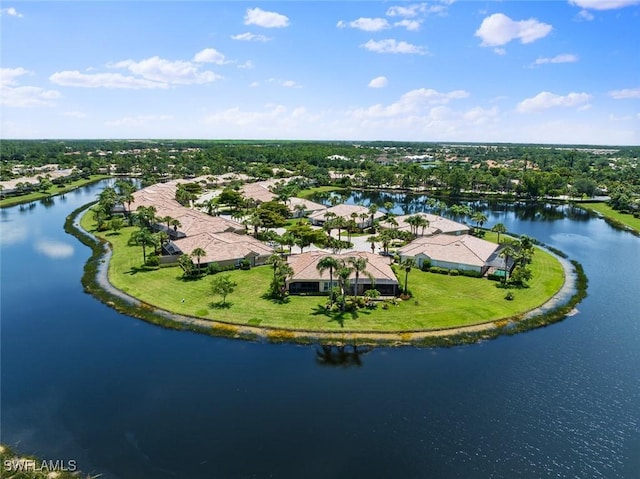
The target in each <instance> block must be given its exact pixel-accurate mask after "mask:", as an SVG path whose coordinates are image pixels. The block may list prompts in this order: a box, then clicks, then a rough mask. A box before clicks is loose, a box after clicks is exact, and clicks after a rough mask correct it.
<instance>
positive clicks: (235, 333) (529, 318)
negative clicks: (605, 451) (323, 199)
mask: <svg viewBox="0 0 640 479" xmlns="http://www.w3.org/2000/svg"><path fill="white" fill-rule="evenodd" d="M90 206H91V204H87V205H84V206H82V207H80V208H78V209H76V210H75V211H74V212H72V213H71V214H70V215H69V216H68V217H67V221H66V222H65V231H66V232H67V233H69V234H71V235H73V236H75V237H76V238H78V240H80V241H81V242H82V243H83V244H85V245H87V246H89V247H90V248H91V249H92V251H93V254H92V256H91V257H90V258H89V260H88V261H87V264H86V265H85V272H84V275H83V278H82V284H83V285H84V288H85V291H86V292H88V293H90V294H92V295H93V296H95V297H97V298H98V299H99V300H100V301H102V302H103V303H105V304H107V305H108V306H111V307H113V308H114V309H116V310H117V311H119V312H121V313H123V314H127V315H129V316H132V317H136V318H139V319H143V320H144V321H147V322H150V323H153V324H156V325H160V326H163V327H167V328H171V329H179V330H190V331H194V332H198V333H204V334H209V335H214V336H224V337H233V338H240V339H246V340H260V341H264V340H267V341H270V342H294V343H304V344H308V343H320V344H331V345H344V344H358V345H365V344H366V345H379V346H380V345H381V346H410V345H413V346H453V345H458V344H469V343H476V342H479V341H482V340H486V339H492V338H495V337H498V336H501V335H503V334H514V333H516V332H522V331H526V330H529V329H534V328H537V327H542V326H546V325H548V324H551V323H553V322H557V321H560V320H562V319H564V318H565V317H566V316H568V315H569V314H571V312H572V310H573V309H574V306H575V304H577V303H579V302H580V301H581V300H582V299H583V298H584V297H585V296H586V277H585V276H584V273H583V272H582V268H581V266H580V265H579V264H578V263H576V262H572V263H573V266H574V268H572V267H571V266H572V263H570V262H569V261H568V260H566V259H565V258H561V257H559V256H558V255H557V254H555V253H553V252H551V251H549V250H547V249H546V248H545V251H547V252H549V253H550V254H552V255H553V256H554V257H555V258H556V259H558V260H559V261H560V264H561V265H562V268H563V270H564V283H563V285H562V287H561V288H560V289H559V290H558V291H557V292H556V293H555V294H554V295H553V296H552V297H551V298H550V299H549V300H547V301H546V302H545V303H544V304H542V305H540V306H538V307H536V308H534V309H532V310H529V311H526V312H523V313H519V314H517V315H515V316H512V317H506V318H499V319H495V320H490V321H487V322H484V323H479V324H475V325H471V326H460V327H454V328H444V329H429V330H414V331H410V330H405V331H398V332H390V331H388V332H384V331H369V332H367V331H357V332H354V331H344V332H324V331H311V330H291V329H285V328H273V327H263V326H249V325H241V324H237V323H231V322H225V321H220V320H211V319H201V318H197V317H194V316H187V315H182V314H177V313H173V312H171V311H167V310H164V309H161V308H157V307H155V306H152V305H149V304H147V303H144V302H143V301H140V300H139V299H138V298H135V297H134V296H131V295H129V294H127V293H125V292H124V291H122V290H120V289H118V288H116V287H115V286H113V285H112V284H111V282H110V281H109V277H108V271H109V262H110V259H111V255H112V251H111V245H110V244H109V243H108V242H106V241H104V240H102V239H100V238H98V237H96V236H94V235H92V234H91V233H89V232H88V231H86V230H84V229H83V228H82V227H81V226H80V224H79V219H78V218H79V215H80V213H82V212H83V211H84V210H86V209H87V208H89V207H90ZM581 284H583V287H581Z"/></svg>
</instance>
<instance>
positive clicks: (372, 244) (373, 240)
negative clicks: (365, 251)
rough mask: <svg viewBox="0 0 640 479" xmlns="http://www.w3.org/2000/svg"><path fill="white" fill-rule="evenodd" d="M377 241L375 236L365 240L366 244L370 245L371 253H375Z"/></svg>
mask: <svg viewBox="0 0 640 479" xmlns="http://www.w3.org/2000/svg"><path fill="white" fill-rule="evenodd" d="M377 241H379V238H378V237H377V236H369V237H368V238H367V243H369V244H371V252H372V253H375V252H376V242H377Z"/></svg>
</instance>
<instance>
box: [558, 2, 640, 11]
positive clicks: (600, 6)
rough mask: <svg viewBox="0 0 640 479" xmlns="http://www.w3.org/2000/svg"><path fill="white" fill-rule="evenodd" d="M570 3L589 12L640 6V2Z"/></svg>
mask: <svg viewBox="0 0 640 479" xmlns="http://www.w3.org/2000/svg"><path fill="white" fill-rule="evenodd" d="M569 3H570V4H572V5H575V6H577V7H580V8H585V9H589V10H615V9H618V8H624V7H629V6H632V5H638V4H640V0H569Z"/></svg>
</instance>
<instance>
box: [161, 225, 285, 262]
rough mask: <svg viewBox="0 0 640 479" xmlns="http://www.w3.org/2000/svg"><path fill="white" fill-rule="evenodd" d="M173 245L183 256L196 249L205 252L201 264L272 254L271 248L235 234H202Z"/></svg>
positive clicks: (250, 238)
mask: <svg viewBox="0 0 640 479" xmlns="http://www.w3.org/2000/svg"><path fill="white" fill-rule="evenodd" d="M173 243H174V244H175V245H176V246H177V247H178V248H180V251H182V252H183V253H184V254H191V252H192V251H193V250H194V249H196V248H202V249H203V250H205V252H206V256H204V257H203V258H201V259H200V261H201V262H202V263H209V262H212V261H216V262H222V261H232V260H240V259H243V258H246V257H247V256H270V255H271V254H272V253H273V248H271V247H269V246H267V245H266V244H264V243H262V242H261V241H258V240H257V239H255V238H253V237H252V236H247V235H239V234H236V233H211V232H203V233H200V234H197V235H193V236H187V237H186V238H181V239H178V240H175V241H174V242H173ZM196 262H197V261H196Z"/></svg>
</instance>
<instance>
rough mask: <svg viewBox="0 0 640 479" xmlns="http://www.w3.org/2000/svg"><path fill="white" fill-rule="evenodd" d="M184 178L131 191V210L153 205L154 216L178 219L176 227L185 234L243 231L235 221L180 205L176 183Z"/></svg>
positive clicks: (181, 181)
mask: <svg viewBox="0 0 640 479" xmlns="http://www.w3.org/2000/svg"><path fill="white" fill-rule="evenodd" d="M184 182H185V181H184V180H177V181H170V182H168V183H157V184H155V185H152V186H149V187H147V188H143V189H141V190H139V191H136V192H135V193H133V197H134V202H133V203H131V210H132V211H135V210H136V209H137V208H138V207H139V206H147V207H148V206H154V207H155V208H156V216H158V217H160V218H162V217H163V216H171V217H172V218H174V219H177V220H178V221H180V223H181V224H182V226H180V227H179V228H178V230H179V231H182V232H183V233H184V234H186V235H187V236H189V235H194V234H199V233H203V232H205V231H209V232H212V233H217V232H223V231H235V232H238V233H241V232H244V230H245V228H244V226H242V225H241V224H240V223H238V222H237V221H233V220H229V219H226V218H222V217H220V216H209V215H207V214H206V213H203V212H201V211H198V210H192V209H190V208H187V207H185V206H182V205H181V204H180V203H178V202H177V201H176V200H175V194H176V189H177V184H178V183H184Z"/></svg>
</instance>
